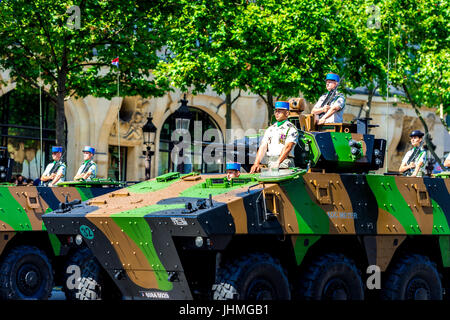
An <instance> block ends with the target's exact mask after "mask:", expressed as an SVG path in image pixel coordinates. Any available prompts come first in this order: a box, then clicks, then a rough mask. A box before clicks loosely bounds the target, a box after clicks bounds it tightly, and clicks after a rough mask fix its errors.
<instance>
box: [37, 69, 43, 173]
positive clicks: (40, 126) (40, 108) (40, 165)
mask: <svg viewBox="0 0 450 320" xmlns="http://www.w3.org/2000/svg"><path fill="white" fill-rule="evenodd" d="M39 131H40V143H41V155H40V157H39V178H40V177H41V176H42V165H43V164H42V160H43V155H44V149H43V147H42V79H41V65H39ZM36 160H37V152H36ZM36 162H37V161H36Z"/></svg>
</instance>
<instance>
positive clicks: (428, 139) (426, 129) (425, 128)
mask: <svg viewBox="0 0 450 320" xmlns="http://www.w3.org/2000/svg"><path fill="white" fill-rule="evenodd" d="M402 86H403V90H404V91H405V93H406V96H407V98H408V100H409V102H410V103H411V105H412V106H413V108H414V112H415V113H416V115H417V117H418V118H419V119H420V122H421V123H422V125H423V128H424V130H425V136H424V140H425V144H426V145H427V147H428V150H429V151H430V152H431V154H432V155H433V157H434V159H435V160H436V162H437V163H439V165H440V166H441V168H444V166H443V164H442V162H441V159H440V158H439V157H438V156H437V154H436V152H434V149H433V146H434V145H433V144H432V143H431V140H430V134H429V131H428V126H427V123H426V122H425V120H424V119H423V117H422V114H421V113H420V110H419V107H418V106H417V105H416V104H415V102H414V100H413V99H412V97H411V95H410V94H409V91H408V87H407V86H406V85H405V84H403V85H402Z"/></svg>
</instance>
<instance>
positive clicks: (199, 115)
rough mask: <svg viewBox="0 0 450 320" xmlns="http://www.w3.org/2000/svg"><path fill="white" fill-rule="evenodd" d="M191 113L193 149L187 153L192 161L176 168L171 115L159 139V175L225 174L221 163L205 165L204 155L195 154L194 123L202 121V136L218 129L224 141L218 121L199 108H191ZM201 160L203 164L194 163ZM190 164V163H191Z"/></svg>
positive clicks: (173, 127)
mask: <svg viewBox="0 0 450 320" xmlns="http://www.w3.org/2000/svg"><path fill="white" fill-rule="evenodd" d="M189 111H190V112H191V114H192V116H193V117H192V119H191V122H190V123H189V133H190V135H191V140H192V143H191V147H190V149H188V150H187V151H188V152H190V154H191V156H190V157H189V158H190V160H191V161H187V162H185V163H184V164H182V165H178V167H177V168H175V167H174V163H173V161H172V158H171V151H172V149H173V147H174V143H173V142H172V141H171V137H172V132H173V131H175V118H174V116H173V114H172V115H170V116H169V117H168V118H167V120H166V121H165V122H164V124H163V126H162V128H161V135H160V138H159V159H158V175H161V174H164V173H167V172H171V171H179V172H182V173H189V172H191V171H196V172H201V173H218V172H223V164H221V163H212V164H211V163H205V162H204V159H203V157H202V154H203V148H202V154H200V155H196V154H194V144H193V141H194V137H195V135H194V122H195V121H201V124H202V129H201V130H202V132H201V135H202V136H203V134H204V133H205V132H206V131H207V130H208V129H216V130H218V131H219V132H220V134H221V139H222V141H223V133H222V132H221V131H220V128H219V126H218V124H217V123H216V121H214V119H213V118H212V117H211V116H210V115H208V114H207V113H206V112H204V111H202V110H200V109H197V108H193V107H191V108H189ZM194 157H196V159H201V163H193V162H194V161H192V160H193V158H194ZM189 162H190V163H189Z"/></svg>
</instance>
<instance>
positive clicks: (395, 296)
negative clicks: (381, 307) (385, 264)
mask: <svg viewBox="0 0 450 320" xmlns="http://www.w3.org/2000/svg"><path fill="white" fill-rule="evenodd" d="M381 298H382V299H383V300H442V283H441V279H440V276H439V273H438V271H437V269H436V265H435V264H434V263H432V262H431V261H430V259H429V258H428V257H426V256H422V255H419V254H413V255H407V256H405V257H403V258H401V259H400V260H399V261H398V262H397V263H395V264H394V265H393V266H392V268H391V269H390V270H389V271H388V274H387V279H386V282H385V283H384V285H383V288H382V291H381Z"/></svg>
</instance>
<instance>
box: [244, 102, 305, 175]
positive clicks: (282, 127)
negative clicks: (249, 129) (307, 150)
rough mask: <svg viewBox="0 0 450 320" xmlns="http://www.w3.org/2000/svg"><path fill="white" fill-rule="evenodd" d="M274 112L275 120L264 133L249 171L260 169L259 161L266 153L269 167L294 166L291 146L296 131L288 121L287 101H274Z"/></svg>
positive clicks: (294, 139)
mask: <svg viewBox="0 0 450 320" xmlns="http://www.w3.org/2000/svg"><path fill="white" fill-rule="evenodd" d="M274 113H275V119H276V120H277V122H275V123H274V124H273V125H271V126H270V127H269V128H267V130H266V132H265V133H264V137H263V139H262V141H261V145H260V147H259V149H258V152H257V153H256V159H255V163H254V164H253V166H252V168H251V169H250V173H255V172H259V171H260V170H261V168H260V163H261V161H262V159H263V158H264V156H265V155H266V154H267V158H268V166H269V168H280V169H287V168H289V167H294V166H295V164H294V154H293V148H294V145H295V144H296V143H297V137H298V131H297V128H296V127H295V125H294V124H292V123H291V122H289V121H288V116H289V102H287V101H278V102H276V103H275V112H274Z"/></svg>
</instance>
